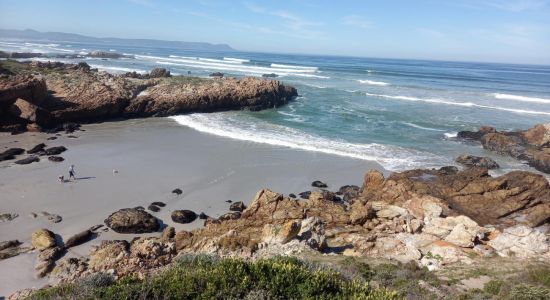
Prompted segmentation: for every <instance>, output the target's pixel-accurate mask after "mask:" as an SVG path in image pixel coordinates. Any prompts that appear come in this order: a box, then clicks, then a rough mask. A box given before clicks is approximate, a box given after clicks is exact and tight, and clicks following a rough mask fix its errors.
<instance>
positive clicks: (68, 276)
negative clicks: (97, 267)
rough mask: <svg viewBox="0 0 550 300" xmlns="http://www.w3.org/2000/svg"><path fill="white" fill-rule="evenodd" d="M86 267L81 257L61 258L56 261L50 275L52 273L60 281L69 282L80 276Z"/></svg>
mask: <svg viewBox="0 0 550 300" xmlns="http://www.w3.org/2000/svg"><path fill="white" fill-rule="evenodd" d="M87 269H88V265H87V264H86V262H85V261H83V260H82V259H78V258H75V257H68V258H62V259H60V260H59V261H58V262H57V264H56V265H55V267H54V268H53V270H52V271H51V275H50V276H52V275H53V276H54V277H56V278H57V279H59V280H60V281H65V282H71V281H74V280H75V279H76V278H79V277H82V275H83V274H84V272H85V271H86V270H87Z"/></svg>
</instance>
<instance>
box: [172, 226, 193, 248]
mask: <svg viewBox="0 0 550 300" xmlns="http://www.w3.org/2000/svg"><path fill="white" fill-rule="evenodd" d="M192 238H193V233H191V232H189V231H185V230H182V231H179V232H178V233H176V236H175V237H174V240H175V241H176V249H177V250H181V249H185V248H187V247H189V246H191V244H192V243H193V240H192Z"/></svg>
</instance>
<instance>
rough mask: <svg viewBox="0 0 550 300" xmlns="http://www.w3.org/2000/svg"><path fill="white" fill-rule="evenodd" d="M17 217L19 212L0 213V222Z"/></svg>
mask: <svg viewBox="0 0 550 300" xmlns="http://www.w3.org/2000/svg"><path fill="white" fill-rule="evenodd" d="M17 217H19V214H16V213H11V214H10V213H5V214H0V222H9V221H11V220H13V219H15V218H17Z"/></svg>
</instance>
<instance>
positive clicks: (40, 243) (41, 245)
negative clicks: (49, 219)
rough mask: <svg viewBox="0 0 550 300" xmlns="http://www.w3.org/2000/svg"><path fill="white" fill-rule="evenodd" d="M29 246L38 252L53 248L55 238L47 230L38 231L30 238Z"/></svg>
mask: <svg viewBox="0 0 550 300" xmlns="http://www.w3.org/2000/svg"><path fill="white" fill-rule="evenodd" d="M31 244H32V246H33V247H34V248H36V249H38V250H44V249H47V248H51V247H55V245H56V242H55V236H54V234H53V232H51V231H49V230H48V229H44V228H42V229H38V230H36V231H35V232H34V233H33V234H32V236H31Z"/></svg>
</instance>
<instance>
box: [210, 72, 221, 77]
mask: <svg viewBox="0 0 550 300" xmlns="http://www.w3.org/2000/svg"><path fill="white" fill-rule="evenodd" d="M208 76H210V77H220V78H221V77H223V73H221V72H214V73H211V74H210V75H208Z"/></svg>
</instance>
